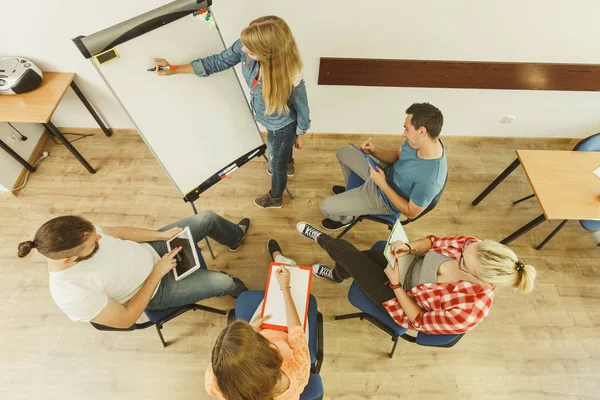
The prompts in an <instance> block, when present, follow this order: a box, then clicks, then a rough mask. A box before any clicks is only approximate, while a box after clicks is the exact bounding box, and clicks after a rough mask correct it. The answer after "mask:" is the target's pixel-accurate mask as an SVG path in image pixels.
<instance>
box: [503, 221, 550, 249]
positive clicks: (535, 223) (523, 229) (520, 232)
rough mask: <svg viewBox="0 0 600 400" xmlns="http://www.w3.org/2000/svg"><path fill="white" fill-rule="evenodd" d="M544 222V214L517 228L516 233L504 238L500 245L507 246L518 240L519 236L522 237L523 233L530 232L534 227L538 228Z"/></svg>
mask: <svg viewBox="0 0 600 400" xmlns="http://www.w3.org/2000/svg"><path fill="white" fill-rule="evenodd" d="M545 220H546V216H545V215H544V214H542V215H540V216H539V217H537V218H535V219H534V220H533V221H531V222H529V223H527V224H526V225H525V226H523V227H521V228H519V229H518V230H517V231H516V232H514V233H512V234H510V235H509V236H507V237H506V238H504V239H503V240H502V241H501V242H500V243H502V244H509V243H510V242H512V241H513V240H515V239H517V238H519V237H520V236H521V235H524V234H525V233H527V232H529V231H530V230H532V229H533V228H535V227H536V226H538V225H539V224H541V223H542V222H544V221H545Z"/></svg>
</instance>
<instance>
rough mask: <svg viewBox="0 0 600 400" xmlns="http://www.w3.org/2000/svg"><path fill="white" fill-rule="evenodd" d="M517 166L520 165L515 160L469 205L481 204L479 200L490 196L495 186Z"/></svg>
mask: <svg viewBox="0 0 600 400" xmlns="http://www.w3.org/2000/svg"><path fill="white" fill-rule="evenodd" d="M519 164H521V162H520V161H519V159H518V158H517V159H516V160H515V161H513V162H512V164H510V165H509V166H508V167H507V168H506V169H505V170H504V171H503V172H502V173H501V174H500V175H498V177H497V178H496V179H494V181H493V182H492V183H490V185H489V186H488V187H486V188H485V190H484V191H483V192H481V194H480V195H479V196H477V198H476V199H475V200H473V202H472V203H471V204H473V205H474V206H476V205H477V204H479V203H481V200H483V199H485V198H486V197H487V195H488V194H490V193H491V192H492V190H494V189H495V188H496V186H498V185H499V184H500V183H501V182H502V181H503V180H505V179H506V177H507V176H508V175H510V173H511V172H513V171H514V170H515V169H516V168H517V167H518V166H519Z"/></svg>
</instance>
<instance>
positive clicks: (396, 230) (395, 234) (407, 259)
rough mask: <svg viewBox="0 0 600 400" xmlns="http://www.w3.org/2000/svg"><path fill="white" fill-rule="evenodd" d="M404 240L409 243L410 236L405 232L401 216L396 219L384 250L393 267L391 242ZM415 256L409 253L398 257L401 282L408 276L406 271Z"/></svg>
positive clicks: (393, 258)
mask: <svg viewBox="0 0 600 400" xmlns="http://www.w3.org/2000/svg"><path fill="white" fill-rule="evenodd" d="M398 240H402V241H403V242H404V243H408V241H409V240H408V236H406V232H404V228H403V227H402V223H401V222H400V218H398V219H397V220H396V223H395V224H394V227H393V228H392V233H390V237H389V238H388V240H387V243H386V245H385V250H384V251H383V255H384V256H385V258H386V259H387V260H388V263H389V264H390V266H391V267H392V268H394V261H395V259H396V258H395V257H394V255H393V254H392V251H391V249H390V244H392V243H394V242H396V241H398ZM414 258H415V256H414V255H412V254H407V255H405V256H403V257H400V258H398V264H396V266H397V267H398V269H399V270H400V282H402V283H404V277H405V276H406V271H407V270H408V267H409V266H410V264H411V263H412V261H413V260H414Z"/></svg>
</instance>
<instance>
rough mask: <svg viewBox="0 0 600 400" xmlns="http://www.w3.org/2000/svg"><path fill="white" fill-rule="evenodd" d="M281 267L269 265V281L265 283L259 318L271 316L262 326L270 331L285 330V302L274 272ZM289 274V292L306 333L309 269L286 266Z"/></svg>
mask: <svg viewBox="0 0 600 400" xmlns="http://www.w3.org/2000/svg"><path fill="white" fill-rule="evenodd" d="M280 267H281V264H278V263H271V269H270V272H269V279H268V281H267V289H266V293H265V302H264V308H263V310H262V313H261V316H265V315H271V318H270V319H269V320H268V321H267V322H266V323H265V324H263V327H264V328H271V329H287V318H286V313H285V302H284V299H283V291H282V290H281V288H280V287H279V282H277V277H276V276H275V274H276V271H277V270H278V269H279V268H280ZM286 267H287V269H288V270H289V271H290V274H291V279H290V282H291V285H290V286H291V287H292V289H291V291H292V298H293V299H294V304H295V305H296V310H297V311H298V316H299V317H300V322H302V327H303V328H304V330H305V331H306V320H307V318H306V317H307V313H308V301H309V298H310V282H311V278H312V273H311V269H310V267H298V266H289V265H288V266H286Z"/></svg>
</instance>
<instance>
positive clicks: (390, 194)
mask: <svg viewBox="0 0 600 400" xmlns="http://www.w3.org/2000/svg"><path fill="white" fill-rule="evenodd" d="M369 168H370V169H371V179H372V180H373V182H375V184H376V185H377V186H379V188H381V191H382V192H383V193H384V194H385V196H386V197H387V198H388V200H389V201H390V202H391V203H392V204H393V205H394V207H396V209H397V210H398V211H400V212H401V213H402V215H404V216H406V217H408V218H415V217H417V216H418V215H419V214H421V213H422V212H423V211H424V210H425V208H427V207H420V206H418V205H416V204H415V203H413V202H412V201H411V200H406V199H405V198H404V197H402V196H400V195H399V194H398V193H396V191H395V190H394V189H392V187H391V186H390V185H389V184H388V183H387V181H386V179H385V173H384V172H383V170H382V169H381V168H377V171H376V170H375V169H373V167H371V166H369Z"/></svg>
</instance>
